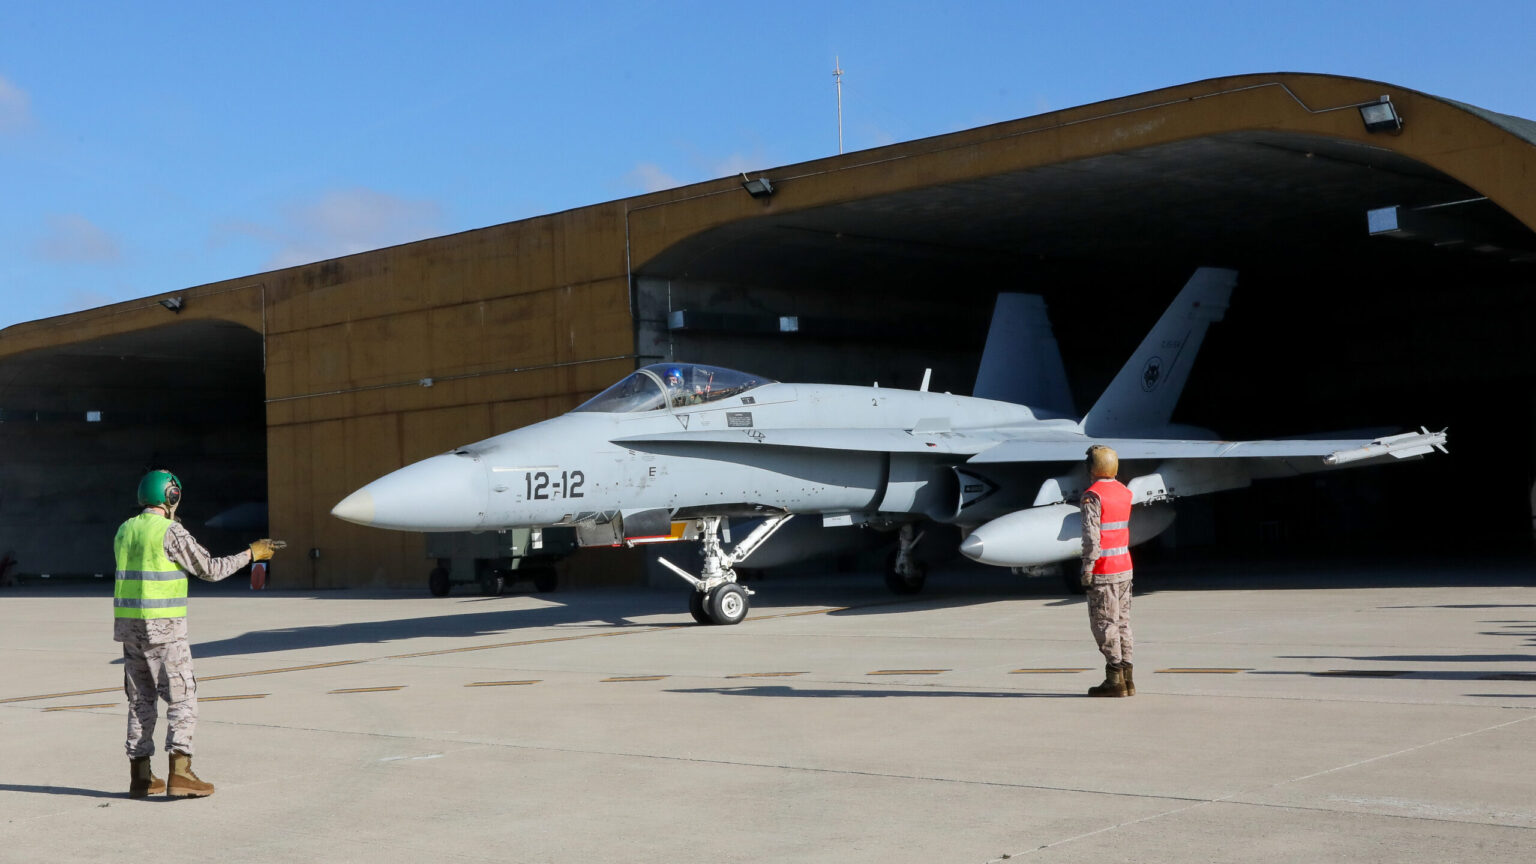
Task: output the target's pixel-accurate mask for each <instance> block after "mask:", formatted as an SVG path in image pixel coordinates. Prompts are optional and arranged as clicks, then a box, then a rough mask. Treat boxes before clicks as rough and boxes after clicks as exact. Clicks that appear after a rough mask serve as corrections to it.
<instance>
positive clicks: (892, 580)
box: [885, 561, 928, 594]
mask: <svg viewBox="0 0 1536 864" xmlns="http://www.w3.org/2000/svg"><path fill="white" fill-rule="evenodd" d="M910 569H911V572H910V573H908V574H907V575H905V576H903V575H902V574H900V573H897V572H896V568H895V567H894V566H892V567H889V568H887V569H886V571H885V587H887V588H889V589H891V593H892V594H918V593H921V592H922V590H923V586H924V585H926V584H927V583H928V565H927V564H924V563H923V562H921V561H916V562H913V564H912V567H911V568H910Z"/></svg>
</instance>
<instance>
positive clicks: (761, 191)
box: [741, 173, 773, 198]
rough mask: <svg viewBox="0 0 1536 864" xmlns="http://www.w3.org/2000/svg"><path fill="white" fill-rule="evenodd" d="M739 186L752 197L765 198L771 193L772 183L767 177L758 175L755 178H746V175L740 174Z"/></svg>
mask: <svg viewBox="0 0 1536 864" xmlns="http://www.w3.org/2000/svg"><path fill="white" fill-rule="evenodd" d="M741 188H743V189H745V190H747V194H748V195H751V196H752V197H753V198H767V197H769V196H770V195H772V194H773V184H772V183H770V182H768V178H767V177H759V178H757V179H756V180H748V179H747V175H746V174H745V173H743V174H742V175H741Z"/></svg>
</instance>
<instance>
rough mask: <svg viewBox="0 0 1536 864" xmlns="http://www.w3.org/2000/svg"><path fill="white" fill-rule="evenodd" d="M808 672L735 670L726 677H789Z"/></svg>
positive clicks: (807, 673)
mask: <svg viewBox="0 0 1536 864" xmlns="http://www.w3.org/2000/svg"><path fill="white" fill-rule="evenodd" d="M809 674H810V673H809V672H737V673H736V674H734V675H727V676H725V677H727V678H791V677H794V676H795V675H809Z"/></svg>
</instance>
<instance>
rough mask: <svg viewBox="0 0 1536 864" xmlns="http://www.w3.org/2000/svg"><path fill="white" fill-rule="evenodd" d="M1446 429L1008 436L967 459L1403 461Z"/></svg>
mask: <svg viewBox="0 0 1536 864" xmlns="http://www.w3.org/2000/svg"><path fill="white" fill-rule="evenodd" d="M1445 440H1446V433H1445V431H1444V430H1442V431H1440V432H1430V431H1428V430H1420V431H1418V432H1405V433H1403V434H1401V435H1388V436H1385V437H1382V438H1353V439H1317V440H1281V441H1179V440H1166V439H1160V438H1078V439H1075V440H1070V441H1068V440H1061V439H1053V440H1031V439H1014V440H1010V441H1004V442H1002V443H1000V444H998V445H997V446H995V447H991V448H989V449H987V450H985V451H983V452H979V453H977V455H975V456H972V457H971V458H970V460H969V461H971V462H974V463H978V464H982V463H999V462H1073V461H1077V460H1079V459H1082V458H1083V455H1084V453H1085V451H1086V450H1087V446H1088V445H1089V444H1105V445H1108V446H1109V447H1113V448H1114V449H1115V452H1116V453H1118V454H1119V456H1120V459H1121V460H1122V461H1129V460H1134V459H1295V458H1303V457H1320V458H1321V459H1322V462H1323V464H1325V465H1344V464H1347V463H1349V462H1357V461H1360V460H1362V459H1375V458H1379V457H1382V456H1392V457H1394V458H1397V459H1407V458H1409V457H1413V456H1422V455H1424V454H1426V453H1429V452H1431V451H1432V450H1441V451H1442V452H1443V451H1444V449H1445Z"/></svg>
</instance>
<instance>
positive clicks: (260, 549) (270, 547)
mask: <svg viewBox="0 0 1536 864" xmlns="http://www.w3.org/2000/svg"><path fill="white" fill-rule="evenodd" d="M287 548H288V544H287V543H284V542H283V541H281V540H266V539H262V540H257V541H256V542H255V543H252V544H251V560H252V561H266V560H267V559H269V558H271V557H272V554H273V553H275V552H276V551H277V550H279V549H287Z"/></svg>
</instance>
